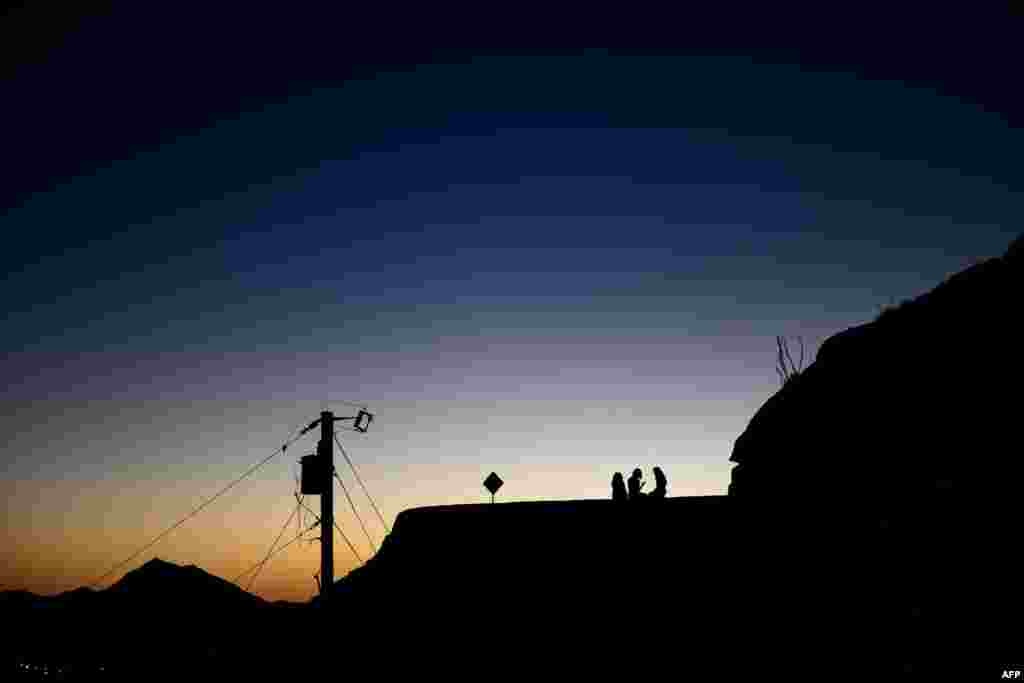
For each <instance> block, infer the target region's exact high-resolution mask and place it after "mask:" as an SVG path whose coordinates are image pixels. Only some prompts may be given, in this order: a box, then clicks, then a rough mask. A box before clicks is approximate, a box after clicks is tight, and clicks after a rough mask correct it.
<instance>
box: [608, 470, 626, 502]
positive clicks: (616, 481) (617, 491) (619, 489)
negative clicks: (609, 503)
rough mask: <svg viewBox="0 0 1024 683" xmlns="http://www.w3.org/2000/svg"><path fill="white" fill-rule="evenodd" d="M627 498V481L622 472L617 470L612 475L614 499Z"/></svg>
mask: <svg viewBox="0 0 1024 683" xmlns="http://www.w3.org/2000/svg"><path fill="white" fill-rule="evenodd" d="M626 499H627V496H626V482H625V481H624V480H623V479H622V472H616V473H615V474H614V475H613V476H612V500H618V501H624V500H626Z"/></svg>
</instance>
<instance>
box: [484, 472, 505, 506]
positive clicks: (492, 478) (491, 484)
mask: <svg viewBox="0 0 1024 683" xmlns="http://www.w3.org/2000/svg"><path fill="white" fill-rule="evenodd" d="M504 483H505V482H503V481H502V480H501V477H499V476H498V475H497V474H496V473H494V472H491V473H490V474H488V475H487V478H486V479H484V488H485V489H487V490H488V491H490V492H491V504H492V505H493V504H494V494H495V493H497V492H498V489H500V488H501V487H502V485H503V484H504Z"/></svg>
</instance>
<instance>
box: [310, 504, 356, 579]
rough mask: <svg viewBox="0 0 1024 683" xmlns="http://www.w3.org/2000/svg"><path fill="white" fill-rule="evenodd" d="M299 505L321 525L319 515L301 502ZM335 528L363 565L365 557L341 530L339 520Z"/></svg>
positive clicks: (335, 523)
mask: <svg viewBox="0 0 1024 683" xmlns="http://www.w3.org/2000/svg"><path fill="white" fill-rule="evenodd" d="M299 505H301V506H302V507H303V508H304V509H305V510H306V512H308V513H309V514H311V515H313V517H314V518H315V519H316V523H317V524H319V523H320V517H319V515H317V514H316V513H315V512H313V511H312V510H310V509H309V507H308V506H307V505H306V504H305V503H302V502H300V503H299ZM334 528H335V529H337V530H338V533H339V534H341V537H342V538H343V539H344V540H345V543H346V544H348V549H349V550H351V551H352V554H353V555H355V556H356V559H357V560H359V563H360V564H362V563H363V556H362V555H360V554H359V551H358V550H356V547H355V546H354V545H352V541H350V540H348V536H346V535H345V532H344V531H342V530H341V527H340V526H338V522H337V520H335V521H334ZM320 533H323V531H322V530H321V532H320Z"/></svg>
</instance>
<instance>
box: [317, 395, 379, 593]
mask: <svg viewBox="0 0 1024 683" xmlns="http://www.w3.org/2000/svg"><path fill="white" fill-rule="evenodd" d="M345 420H352V421H353V422H354V423H355V424H354V427H353V428H354V429H355V430H356V431H357V432H363V433H365V432H366V429H367V427H368V426H369V424H370V423H371V422H372V421H373V415H371V414H370V413H368V412H366V411H365V410H360V411H359V414H358V415H355V416H352V417H335V415H334V413H332V412H331V411H329V410H325V411H323V412H321V413H320V419H319V420H314V421H313V422H311V423H310V424H309V426H308V427H306V428H305V429H303V430H302V434H305V433H306V432H309V431H311V430H313V429H315V428H316V426H317V425H320V441H319V443H317V445H316V454H315V455H306V456H303V457H302V494H303V495H312V496H320V579H319V582H320V604H321V605H326V604H327V600H328V598H327V595H328V593H330V590H331V588H332V587H333V586H334V481H333V479H332V477H333V476H334V441H335V438H334V423H335V422H341V421H345ZM343 454H344V452H343ZM347 457H348V456H346V458H347ZM349 463H350V464H351V461H349ZM357 476H358V475H357ZM367 495H369V494H367ZM371 502H372V499H371ZM342 535H344V534H342ZM350 547H351V544H350ZM353 552H354V551H353Z"/></svg>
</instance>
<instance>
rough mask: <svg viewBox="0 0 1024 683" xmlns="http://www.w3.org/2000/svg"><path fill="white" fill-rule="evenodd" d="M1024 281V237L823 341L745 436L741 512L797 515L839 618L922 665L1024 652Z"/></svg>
mask: <svg viewBox="0 0 1024 683" xmlns="http://www.w3.org/2000/svg"><path fill="white" fill-rule="evenodd" d="M1022 294H1024V238H1018V239H1017V240H1016V241H1015V242H1014V243H1013V244H1012V245H1011V247H1010V249H1009V250H1008V251H1007V252H1006V254H1005V255H1003V256H1002V257H999V258H993V259H990V260H988V261H985V262H983V263H979V264H977V265H975V266H973V267H971V268H969V269H967V270H965V271H963V272H961V273H958V274H956V275H953V276H952V277H950V278H948V279H947V280H946V281H945V282H943V283H941V284H939V285H938V286H937V287H936V288H935V289H933V290H932V291H930V292H928V293H926V294H923V295H922V296H920V297H917V298H916V299H913V300H911V301H908V302H905V303H903V304H902V305H900V306H898V307H896V308H894V309H890V310H887V311H885V312H883V313H882V314H881V315H880V316H879V317H878V318H877V319H876V320H874V321H872V322H870V323H867V324H865V325H861V326H858V327H855V328H852V329H849V330H846V331H844V332H841V333H839V334H837V335H835V336H833V337H831V338H830V339H828V340H827V341H825V343H824V344H822V346H821V348H820V351H819V353H818V356H817V359H816V360H815V361H814V363H812V364H811V365H810V366H809V367H808V368H807V369H806V370H805V371H804V372H802V373H800V374H799V375H797V376H795V377H794V378H793V379H792V380H790V381H789V382H787V383H786V384H785V385H784V386H783V387H782V388H781V389H780V390H779V391H778V392H777V393H776V394H775V395H774V396H772V397H771V398H770V399H769V400H768V401H767V402H766V403H765V404H764V405H763V406H762V407H761V409H760V410H759V411H758V412H757V413H756V414H755V415H754V416H753V418H752V419H751V420H750V423H749V425H748V427H747V429H746V430H745V431H744V432H743V433H742V434H741V435H740V436H739V438H737V439H736V442H735V446H734V449H733V453H732V458H731V459H732V460H733V461H734V462H736V463H737V464H736V466H735V468H734V469H733V472H732V483H731V485H730V488H729V496H730V499H731V500H733V501H734V502H735V503H736V504H737V508H738V514H739V515H740V516H741V517H742V518H743V519H745V520H747V522H748V526H750V525H754V526H756V525H757V524H758V523H760V522H763V521H767V522H768V523H771V524H775V525H776V526H777V527H778V526H782V527H784V528H786V529H787V533H786V537H787V542H788V543H791V546H790V549H791V550H792V552H791V553H790V556H789V559H788V560H787V561H791V562H797V563H800V564H806V563H814V564H815V565H816V566H817V569H816V571H815V574H816V576H818V577H819V578H820V588H821V589H822V590H823V591H824V593H825V594H827V595H829V596H831V597H832V598H835V599H839V601H840V602H842V604H844V605H845V606H844V608H843V609H841V610H839V611H838V612H837V614H835V615H834V617H833V618H830V619H828V620H827V621H826V624H827V625H828V627H829V628H835V629H837V632H842V633H844V634H846V635H845V637H848V638H850V639H857V638H861V639H863V640H864V642H865V643H866V644H868V646H867V647H866V652H867V653H871V654H872V656H876V657H882V656H883V653H884V652H886V651H888V652H889V653H891V658H890V659H891V661H892V662H894V663H900V662H902V665H901V666H902V667H903V668H906V669H907V670H908V671H918V672H920V671H922V670H931V671H933V673H936V675H938V674H939V673H943V672H944V674H949V673H950V672H951V671H952V669H951V668H950V667H952V666H953V665H954V664H957V665H962V666H965V667H969V666H970V665H971V664H972V662H973V663H977V662H981V661H987V662H998V661H1005V660H1007V659H1012V658H1013V657H1014V656H1019V655H1021V654H1024V651H1021V650H1020V649H1019V644H1018V643H1017V641H1016V639H1017V636H1018V635H1019V633H1020V631H1019V619H1015V618H1014V617H1012V616H1011V615H1013V614H1018V615H1019V614H1020V613H1021V610H1022V609H1024V599H1022V593H1021V590H1020V587H1019V581H1018V574H1019V571H1020V568H1021V567H1022V566H1024V564H1022V559H1024V555H1022V552H1021V551H1022V549H1021V546H1020V543H1019V541H1018V540H1017V539H1018V538H1019V533H1020V524H1021V521H1022V515H1021V507H1020V495H1021V485H1022V483H1024V476H1022V475H1024V458H1022V455H1024V453H1022V449H1021V446H1020V442H1019V440H1018V434H1017V427H1018V425H1017V422H1016V421H1017V419H1019V415H1020V405H1021V404H1020V401H1019V398H1018V394H1019V392H1020V388H1021V386H1022V384H1021V380H1022V379H1024V356H1022V350H1024V332H1022V329H1024V328H1022V327H1021V325H1020V317H1021V301H1022ZM754 537H756V534H755V535H753V537H752V538H754ZM752 547H753V544H752ZM792 588H793V589H794V591H795V593H794V594H795V596H796V597H797V599H796V600H795V602H796V603H799V604H802V605H811V604H812V603H813V601H814V599H815V597H814V595H813V594H812V592H811V591H807V590H803V589H802V588H801V587H799V586H794V587H792ZM858 634H859V635H858Z"/></svg>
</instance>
